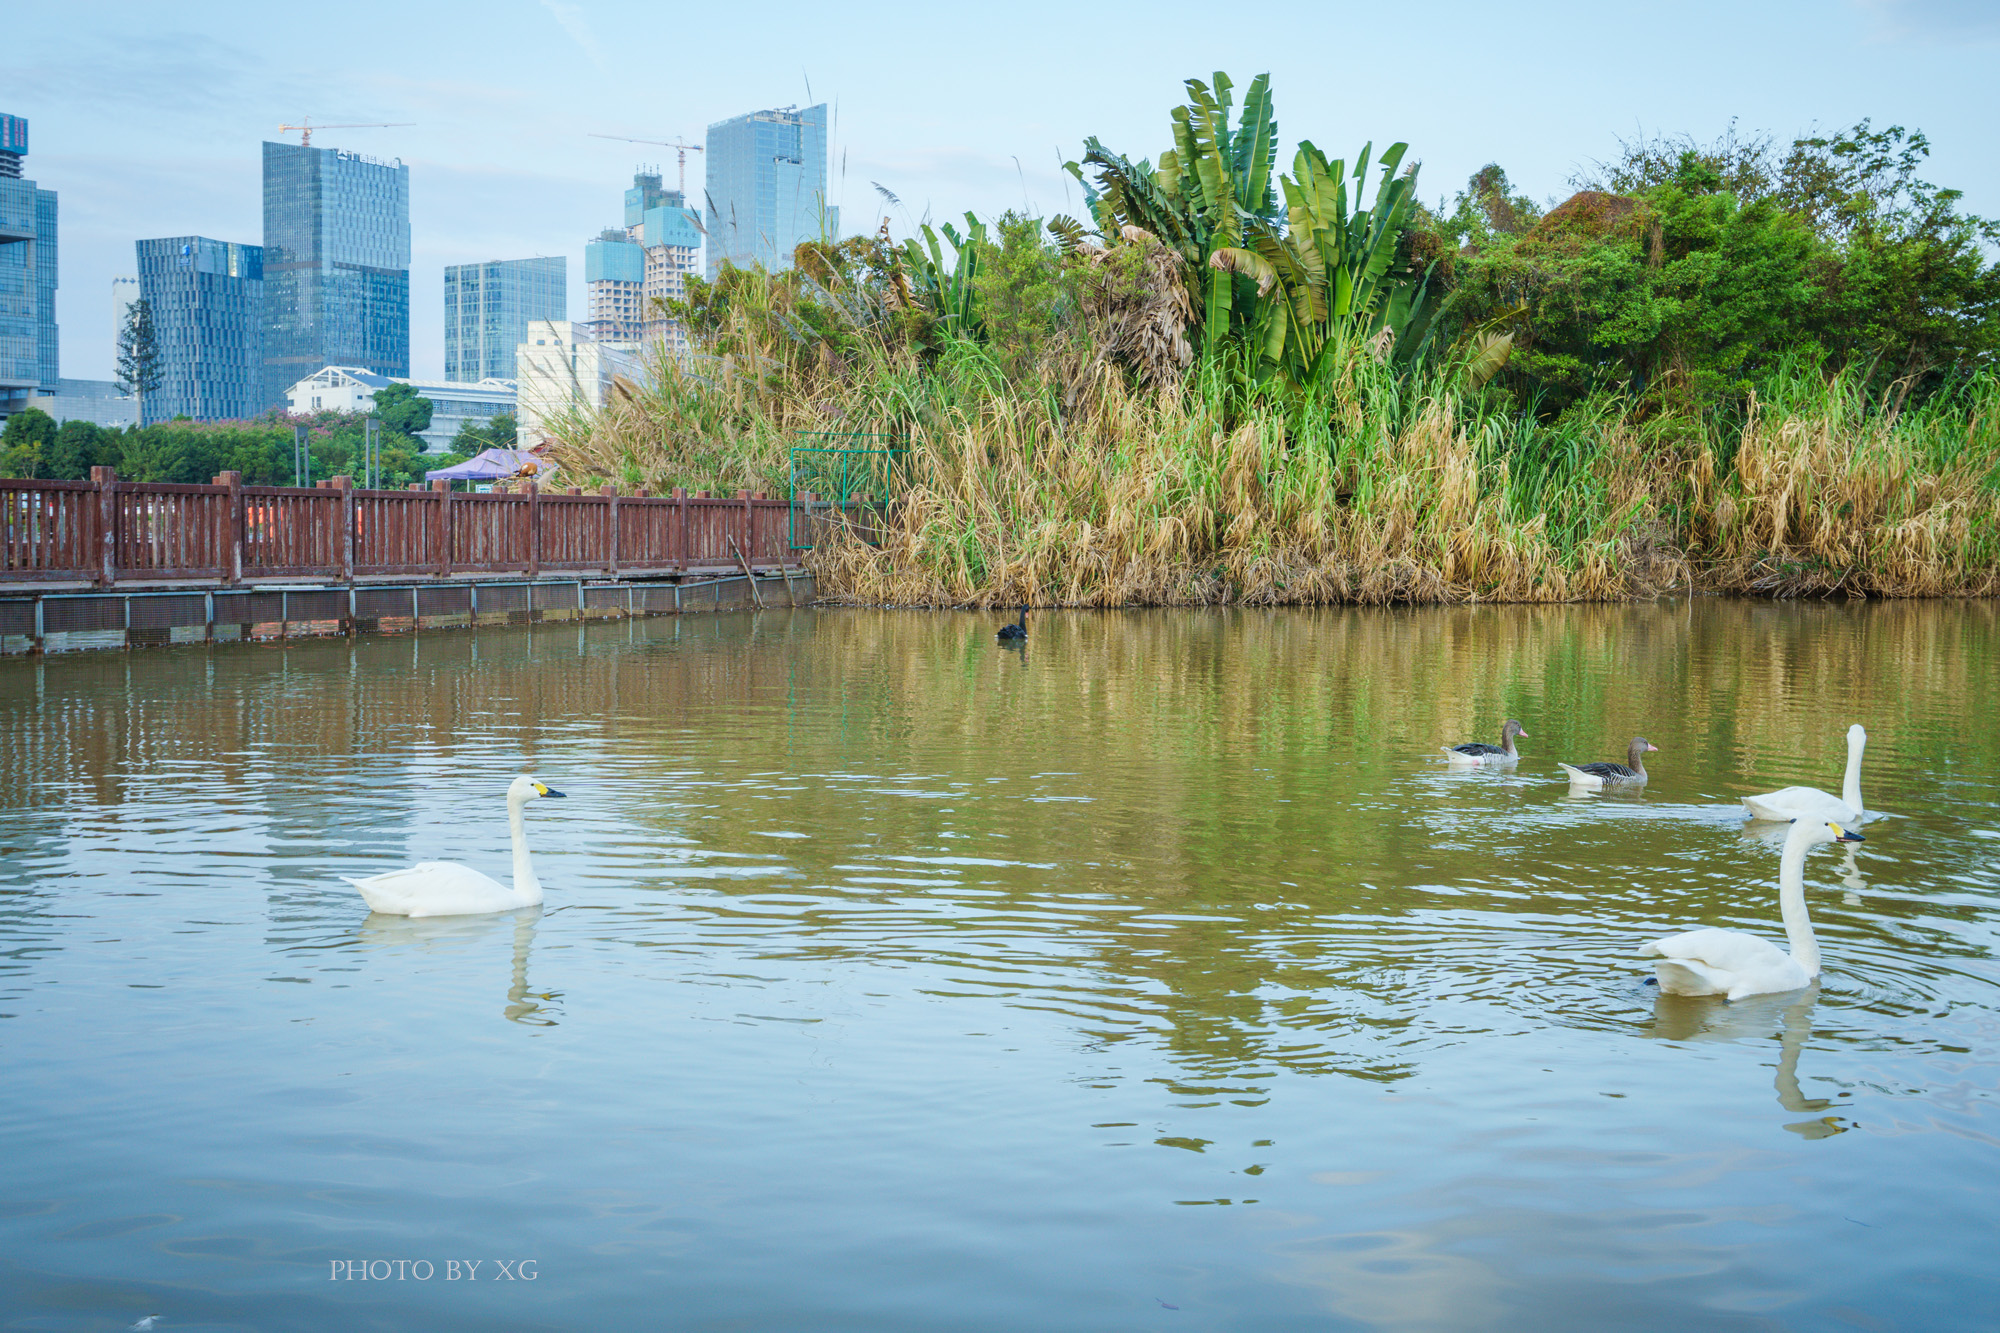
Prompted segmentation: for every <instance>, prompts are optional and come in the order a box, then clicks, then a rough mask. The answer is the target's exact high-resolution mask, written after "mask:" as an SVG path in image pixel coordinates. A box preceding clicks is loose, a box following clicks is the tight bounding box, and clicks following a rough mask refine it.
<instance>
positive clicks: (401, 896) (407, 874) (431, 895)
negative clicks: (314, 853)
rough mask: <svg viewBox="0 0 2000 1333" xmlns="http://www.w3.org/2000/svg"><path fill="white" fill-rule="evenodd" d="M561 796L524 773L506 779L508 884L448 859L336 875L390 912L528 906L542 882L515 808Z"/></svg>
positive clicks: (454, 912) (467, 912)
mask: <svg viewBox="0 0 2000 1333" xmlns="http://www.w3.org/2000/svg"><path fill="white" fill-rule="evenodd" d="M561 795H562V793H561V792H559V791H551V790H550V789H549V788H547V787H545V786H543V785H542V784H541V783H539V782H537V781H536V780H535V779H533V778H529V777H519V778H515V779H514V781H513V782H511V783H509V784H508V787H507V823H508V824H509V825H510V826H511V827H512V829H513V832H514V887H513V888H511V889H510V888H508V887H507V886H506V885H505V884H502V883H501V882H500V881H499V880H497V879H494V878H493V877H492V876H491V875H482V874H480V873H479V872H478V871H477V870H474V869H472V868H471V867H470V866H462V865H457V864H454V863H453V862H450V861H423V862H419V863H418V864H416V865H413V866H411V867H409V869H407V870H389V871H384V872H383V873H382V874H379V875H369V876H367V877H366V878H365V879H355V878H354V877H353V876H351V875H342V876H341V878H342V879H344V880H346V881H347V882H348V883H349V884H352V885H353V886H354V887H355V888H357V889H359V890H361V896H362V897H363V898H365V899H367V900H368V905H369V906H370V907H371V908H373V909H374V910H376V911H378V912H386V913H388V914H389V915H390V916H475V915H478V914H479V913H482V912H511V911H513V910H514V909H515V908H517V907H533V906H534V905H535V904H536V903H539V902H540V901H541V900H542V882H541V881H540V880H538V879H536V878H535V863H534V862H533V861H531V860H529V859H528V831H527V829H526V827H524V825H523V823H522V819H521V807H522V806H524V805H526V804H527V803H528V802H529V801H532V800H534V799H535V798H536V797H537V796H561Z"/></svg>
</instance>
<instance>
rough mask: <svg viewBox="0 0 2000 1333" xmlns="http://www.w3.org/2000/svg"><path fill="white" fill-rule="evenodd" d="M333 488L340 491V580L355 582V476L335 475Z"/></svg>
mask: <svg viewBox="0 0 2000 1333" xmlns="http://www.w3.org/2000/svg"><path fill="white" fill-rule="evenodd" d="M333 489H334V490H336V491H339V492H340V581H341V582H342V583H352V582H354V516H355V512H356V511H355V508H354V478H352V477H335V478H334V479H333Z"/></svg>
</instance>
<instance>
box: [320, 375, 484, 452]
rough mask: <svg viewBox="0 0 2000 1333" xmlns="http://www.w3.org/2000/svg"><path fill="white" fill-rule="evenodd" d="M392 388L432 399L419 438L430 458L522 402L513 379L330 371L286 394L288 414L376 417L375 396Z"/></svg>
mask: <svg viewBox="0 0 2000 1333" xmlns="http://www.w3.org/2000/svg"><path fill="white" fill-rule="evenodd" d="M391 384H407V385H409V386H410V387H411V388H412V389H415V390H416V391H417V393H418V395H419V396H421V397H423V398H426V399H428V400H430V405H431V424H430V426H429V428H428V429H426V430H425V431H424V432H423V433H422V434H421V435H419V436H418V437H417V438H418V439H419V440H420V441H422V443H423V447H424V452H425V453H434V452H444V451H448V450H449V449H450V448H451V442H452V440H453V439H454V438H456V436H457V435H458V432H459V430H460V428H461V427H463V426H465V425H467V424H470V425H471V426H472V427H473V428H474V429H475V430H476V429H478V428H479V427H481V426H483V425H485V424H486V423H487V422H489V421H491V420H492V419H493V418H494V417H497V416H501V415H503V414H509V413H512V412H513V411H514V410H515V405H516V401H517V390H516V382H515V381H514V380H503V379H485V380H481V381H479V383H477V384H458V383H454V382H452V381H450V380H418V379H408V378H405V377H403V376H400V375H398V376H394V377H391V376H388V375H377V374H376V373H375V372H374V371H372V370H363V369H361V368H360V367H359V366H328V367H327V368H326V369H324V370H321V371H318V372H316V373H315V374H312V375H308V376H306V378H304V379H302V380H300V381H299V382H298V383H297V384H294V385H293V386H292V387H291V388H290V389H288V390H286V391H285V402H286V405H287V407H288V409H289V410H290V411H291V412H292V413H293V414H294V415H296V416H307V415H310V414H311V413H314V412H371V411H373V410H374V408H375V394H376V392H377V391H378V390H381V389H386V388H388V387H389V386H390V385H391Z"/></svg>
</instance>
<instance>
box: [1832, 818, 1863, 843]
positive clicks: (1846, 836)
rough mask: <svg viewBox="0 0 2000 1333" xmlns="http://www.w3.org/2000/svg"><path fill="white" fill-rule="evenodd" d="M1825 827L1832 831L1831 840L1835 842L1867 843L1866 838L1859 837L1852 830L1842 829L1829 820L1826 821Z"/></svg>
mask: <svg viewBox="0 0 2000 1333" xmlns="http://www.w3.org/2000/svg"><path fill="white" fill-rule="evenodd" d="M1826 826H1827V827H1828V828H1830V829H1832V830H1833V840H1834V841H1835V842H1866V841H1868V839H1866V838H1864V837H1862V836H1861V835H1860V834H1859V833H1856V832H1855V831H1854V830H1853V829H1851V828H1842V827H1841V826H1840V825H1838V824H1836V823H1834V822H1833V821H1832V820H1830V819H1829V820H1828V821H1827V822H1826Z"/></svg>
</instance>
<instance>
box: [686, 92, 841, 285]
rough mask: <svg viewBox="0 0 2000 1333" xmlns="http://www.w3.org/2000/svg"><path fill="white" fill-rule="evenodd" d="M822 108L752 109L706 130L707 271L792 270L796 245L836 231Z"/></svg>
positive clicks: (837, 220)
mask: <svg viewBox="0 0 2000 1333" xmlns="http://www.w3.org/2000/svg"><path fill="white" fill-rule="evenodd" d="M826 128H827V117H826V104H825V103H824V102H822V103H820V104H819V105H818V106H809V107H807V108H806V109H805V110H803V111H799V110H797V109H795V108H791V107H786V108H783V109H781V110H776V111H753V112H751V113H750V114H749V115H746V116H738V117H736V118H735V119H734V120H724V121H719V122H717V123H716V124H714V125H710V126H709V127H708V146H707V148H706V150H705V151H704V154H703V158H704V161H705V162H706V164H707V165H706V168H705V170H706V171H707V173H708V273H709V276H710V277H713V276H715V272H716V270H717V269H719V268H720V267H722V265H723V264H724V263H725V262H727V263H730V264H734V265H735V266H736V267H738V268H748V267H749V266H750V265H752V264H762V265H763V266H764V267H765V268H767V269H771V270H774V271H775V270H777V269H784V268H790V267H791V266H792V250H793V248H794V247H796V246H797V245H798V244H799V242H801V241H811V240H817V239H819V237H821V236H822V235H825V236H838V235H839V234H840V210H839V209H838V208H835V207H833V206H832V205H831V204H829V203H828V201H827V192H826V181H827V135H826Z"/></svg>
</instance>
